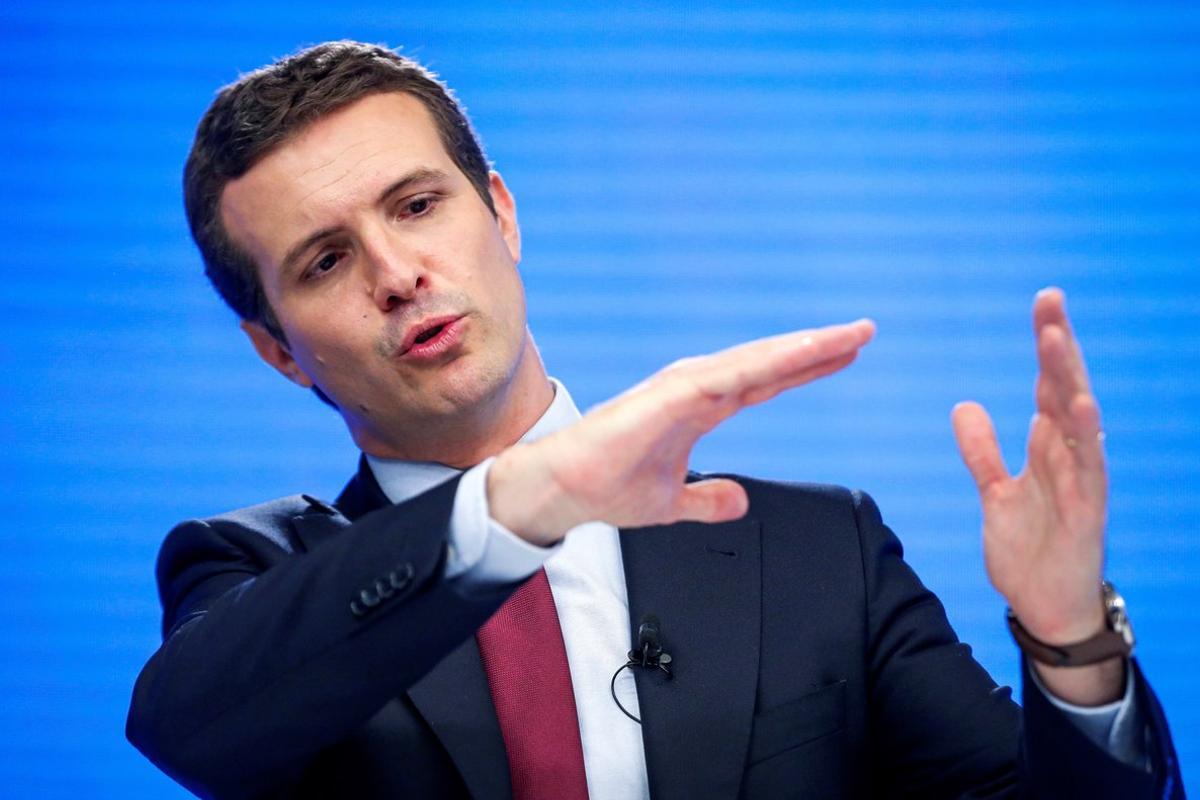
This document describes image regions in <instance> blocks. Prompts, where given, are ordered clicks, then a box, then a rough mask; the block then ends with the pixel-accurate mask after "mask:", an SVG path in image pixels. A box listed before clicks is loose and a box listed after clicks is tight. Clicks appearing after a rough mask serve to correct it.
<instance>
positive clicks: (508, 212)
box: [488, 170, 521, 264]
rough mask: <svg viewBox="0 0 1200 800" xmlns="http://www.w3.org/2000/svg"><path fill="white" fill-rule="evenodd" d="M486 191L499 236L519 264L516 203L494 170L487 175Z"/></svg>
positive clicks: (519, 249)
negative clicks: (498, 227)
mask: <svg viewBox="0 0 1200 800" xmlns="http://www.w3.org/2000/svg"><path fill="white" fill-rule="evenodd" d="M488 191H489V192H490V193H491V195H492V205H493V206H494V207H495V209H496V222H497V223H498V224H499V225H500V234H501V235H502V236H503V237H504V242H505V244H507V245H508V252H509V254H510V255H511V256H512V259H513V261H514V262H516V263H517V264H520V263H521V229H520V227H519V226H518V225H517V203H516V201H515V200H513V197H512V195H511V194H509V191H508V187H507V186H505V185H504V179H503V178H501V177H500V173H499V172H496V171H495V170H492V171H491V172H489V173H488Z"/></svg>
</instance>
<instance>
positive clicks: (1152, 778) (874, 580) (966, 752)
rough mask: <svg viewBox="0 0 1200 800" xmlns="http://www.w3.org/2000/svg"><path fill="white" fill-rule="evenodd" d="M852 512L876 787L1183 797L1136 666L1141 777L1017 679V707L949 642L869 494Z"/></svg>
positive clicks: (947, 792) (1124, 799)
mask: <svg viewBox="0 0 1200 800" xmlns="http://www.w3.org/2000/svg"><path fill="white" fill-rule="evenodd" d="M854 505H855V516H856V522H857V525H858V531H859V536H860V541H861V546H862V548H863V565H864V573H865V586H866V591H867V609H868V620H867V637H868V642H867V648H868V650H867V652H868V653H869V660H870V664H869V681H870V700H869V707H870V714H871V726H870V727H871V730H872V731H874V732H875V733H874V734H873V739H874V740H875V741H873V745H872V751H873V753H874V756H875V759H876V760H877V762H878V763H880V764H881V767H880V769H879V771H878V774H877V775H876V776H875V782H876V783H877V786H876V787H875V788H876V790H877V791H879V792H881V793H882V794H885V795H886V796H889V797H914V798H915V797H970V798H1001V797H1004V798H1009V797H1030V798H1062V797H1095V798H1113V800H1117V798H1121V800H1135V799H1136V798H1155V799H1156V800H1157V799H1158V798H1175V797H1179V798H1182V796H1183V795H1182V787H1181V785H1180V778H1179V771H1178V764H1177V762H1176V761H1175V759H1174V756H1173V751H1172V749H1171V738H1170V733H1169V731H1168V730H1167V727H1166V721H1165V719H1164V718H1163V716H1162V712H1161V708H1160V707H1159V706H1158V703H1157V700H1155V698H1154V695H1153V692H1152V691H1151V690H1150V687H1149V685H1148V684H1147V683H1146V681H1145V679H1144V678H1143V677H1142V675H1141V671H1140V669H1138V667H1137V665H1136V662H1131V665H1130V668H1131V669H1133V670H1134V676H1135V692H1136V693H1137V699H1138V702H1139V703H1140V704H1141V705H1142V707H1143V708H1147V709H1150V713H1147V714H1146V715H1145V716H1146V718H1147V730H1146V736H1147V737H1148V738H1147V741H1148V742H1149V743H1150V747H1149V752H1150V753H1151V759H1150V760H1151V762H1152V763H1151V769H1150V770H1149V771H1145V770H1142V769H1139V768H1137V767H1134V766H1129V765H1126V764H1123V763H1122V762H1120V761H1119V760H1117V759H1116V758H1113V757H1112V756H1111V755H1109V754H1108V753H1107V752H1105V751H1104V750H1102V749H1101V748H1099V747H1097V746H1096V745H1095V744H1094V743H1092V741H1091V740H1089V739H1088V738H1087V736H1086V735H1085V734H1084V733H1083V732H1082V731H1080V730H1079V729H1078V728H1077V727H1076V726H1075V725H1074V724H1073V723H1072V722H1071V721H1070V720H1068V719H1067V718H1066V716H1065V715H1064V714H1063V712H1061V711H1060V710H1058V709H1056V708H1055V707H1054V706H1053V705H1052V704H1051V703H1050V702H1049V701H1048V700H1047V699H1046V698H1045V696H1044V695H1042V693H1041V692H1040V691H1039V690H1038V689H1037V688H1036V687H1035V686H1034V685H1033V682H1032V681H1031V680H1030V679H1029V677H1028V675H1027V673H1026V674H1025V680H1024V688H1025V691H1024V692H1023V700H1024V703H1025V708H1024V712H1022V710H1021V709H1019V708H1018V707H1017V706H1016V705H1015V704H1014V703H1013V702H1012V700H1011V698H1010V691H1009V689H1008V688H1006V687H998V686H997V685H996V684H995V682H994V681H993V680H992V679H991V677H990V676H989V675H988V674H987V672H986V671H985V670H984V669H983V667H982V666H980V665H979V663H978V662H976V661H975V659H974V658H973V657H972V656H971V650H970V648H969V647H968V646H967V645H965V644H963V643H961V642H959V641H958V638H957V637H956V636H955V634H954V631H953V630H952V629H951V627H950V623H949V621H948V620H947V619H946V614H945V609H944V608H943V607H942V604H941V603H940V602H939V601H938V599H937V598H936V597H935V596H934V595H933V593H932V592H930V591H929V590H928V589H926V588H925V587H924V586H923V585H922V584H921V581H920V580H919V579H918V578H917V576H916V574H915V573H914V572H913V571H912V569H911V568H910V567H909V566H908V565H907V564H906V563H905V561H904V559H903V549H902V547H901V545H900V542H899V540H898V539H897V538H896V536H895V534H893V533H892V531H891V530H890V529H889V528H888V527H887V526H886V525H884V524H883V521H882V519H881V518H880V514H879V510H878V508H877V507H876V506H875V503H874V502H873V501H872V500H871V498H870V497H868V496H866V495H865V494H861V493H857V492H856V493H854ZM1172 787H1178V788H1175V789H1173V788H1172ZM1172 791H1177V792H1179V794H1172Z"/></svg>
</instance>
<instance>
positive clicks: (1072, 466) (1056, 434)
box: [1026, 414, 1090, 530]
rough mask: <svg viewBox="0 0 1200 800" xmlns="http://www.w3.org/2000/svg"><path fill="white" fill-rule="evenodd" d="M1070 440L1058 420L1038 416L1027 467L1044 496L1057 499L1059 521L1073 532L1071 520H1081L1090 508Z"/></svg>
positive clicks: (1034, 424)
mask: <svg viewBox="0 0 1200 800" xmlns="http://www.w3.org/2000/svg"><path fill="white" fill-rule="evenodd" d="M1067 441H1068V440H1067V437H1066V435H1065V433H1064V431H1063V429H1062V428H1061V427H1060V426H1059V425H1058V424H1057V423H1056V422H1055V420H1053V419H1051V418H1050V417H1048V416H1046V415H1044V414H1034V416H1033V422H1032V424H1031V425H1030V431H1029V449H1028V456H1027V459H1026V464H1027V467H1028V469H1029V470H1030V471H1031V472H1032V473H1033V477H1034V479H1035V481H1036V482H1037V484H1038V485H1039V486H1040V487H1041V489H1042V492H1043V496H1045V497H1052V498H1053V499H1054V506H1053V508H1054V509H1056V514H1057V516H1058V517H1059V519H1060V520H1063V521H1065V522H1066V525H1065V529H1066V530H1072V529H1074V526H1073V525H1072V524H1071V521H1072V520H1077V519H1079V518H1080V517H1079V512H1080V511H1081V510H1083V509H1085V508H1086V507H1087V503H1086V500H1085V498H1084V496H1083V491H1082V490H1083V485H1082V481H1081V477H1082V475H1081V471H1080V469H1079V467H1078V465H1077V464H1076V463H1075V456H1074V454H1073V452H1072V447H1071V446H1069V445H1068V444H1067ZM1089 516H1090V515H1089Z"/></svg>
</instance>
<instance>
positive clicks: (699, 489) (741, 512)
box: [678, 478, 750, 522]
mask: <svg viewBox="0 0 1200 800" xmlns="http://www.w3.org/2000/svg"><path fill="white" fill-rule="evenodd" d="M678 508H679V519H680V520H693V521H695V522H728V521H729V520H733V519H738V518H739V517H742V516H745V514H746V512H747V511H749V510H750V498H749V497H747V496H746V490H745V489H743V488H742V486H741V484H739V483H738V482H737V481H733V480H730V479H729V478H709V479H707V480H703V481H696V482H695V483H689V484H686V485H685V486H684V487H683V491H682V492H681V493H680V495H679V505H678Z"/></svg>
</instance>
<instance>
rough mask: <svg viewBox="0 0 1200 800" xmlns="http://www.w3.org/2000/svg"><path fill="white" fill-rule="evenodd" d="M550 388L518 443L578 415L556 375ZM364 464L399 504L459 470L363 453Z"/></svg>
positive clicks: (578, 416)
mask: <svg viewBox="0 0 1200 800" xmlns="http://www.w3.org/2000/svg"><path fill="white" fill-rule="evenodd" d="M550 383H551V384H552V385H553V387H554V399H553V400H552V401H550V407H549V408H547V409H546V411H545V413H544V414H542V416H541V417H539V418H538V421H537V422H535V423H533V427H532V428H530V429H529V430H527V431H525V435H524V436H522V437H521V441H522V442H532V441H534V440H535V439H540V438H542V437H543V436H548V435H550V434H551V433H554V432H555V431H557V430H560V429H562V428H565V427H567V426H568V425H570V424H571V423H573V422H575V421H576V420H578V419H579V418H580V416H581V415H580V413H579V409H578V408H577V407H576V406H575V401H574V400H572V399H571V395H570V394H569V393H568V392H567V388H566V387H565V386H563V385H562V383H560V382H559V381H558V379H556V378H550ZM367 463H369V464H370V465H371V472H372V473H374V475H375V480H377V481H378V482H379V488H381V489H383V493H384V494H385V495H387V498H388V500H391V501H392V502H393V503H403V502H404V501H405V500H408V499H410V498H412V497H416V496H417V495H419V494H422V493H423V492H427V491H429V490H430V489H432V488H433V487H434V486H437V485H438V484H440V483H444V482H446V481H448V480H450V479H451V478H453V477H454V476H455V475H457V474H459V473H460V472H462V470H460V469H455V468H454V467H450V466H447V465H445V464H440V463H438V462H436V461H401V460H400V459H395V458H378V457H376V456H373V455H370V454H367Z"/></svg>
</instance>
